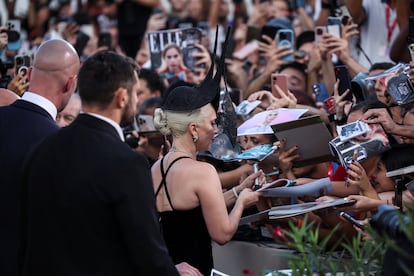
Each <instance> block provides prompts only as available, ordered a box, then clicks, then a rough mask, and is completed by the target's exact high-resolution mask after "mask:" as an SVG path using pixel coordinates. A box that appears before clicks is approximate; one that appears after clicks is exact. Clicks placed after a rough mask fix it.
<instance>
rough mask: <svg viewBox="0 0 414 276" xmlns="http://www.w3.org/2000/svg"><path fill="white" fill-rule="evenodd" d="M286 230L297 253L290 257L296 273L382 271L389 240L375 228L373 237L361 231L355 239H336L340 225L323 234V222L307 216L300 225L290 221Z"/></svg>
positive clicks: (285, 232)
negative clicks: (321, 223)
mask: <svg viewBox="0 0 414 276" xmlns="http://www.w3.org/2000/svg"><path fill="white" fill-rule="evenodd" d="M289 227H290V229H289V230H286V231H284V234H285V235H286V236H287V237H288V238H290V240H291V242H290V243H289V244H290V246H291V247H292V248H294V249H295V250H296V251H297V253H296V254H292V255H291V257H290V258H289V268H290V269H291V270H292V275H300V276H302V275H337V274H339V273H341V274H342V275H370V274H375V275H378V274H377V273H378V271H380V270H381V264H382V257H383V253H384V251H385V248H386V246H387V245H388V243H387V241H386V240H385V239H384V238H381V237H380V236H379V235H378V234H376V233H375V232H374V231H372V230H369V233H371V237H372V238H370V239H366V240H363V239H362V237H361V235H360V234H358V235H357V236H356V237H354V238H353V240H352V241H351V242H347V241H346V240H345V239H340V240H337V241H335V242H332V240H331V239H332V238H333V235H334V233H335V232H337V231H338V228H339V225H337V226H336V227H334V228H333V229H332V231H331V232H330V233H329V234H328V235H326V236H325V237H323V238H320V237H319V226H318V225H315V224H314V222H308V218H307V216H305V218H304V220H303V223H302V225H301V226H300V227H298V226H297V225H295V224H293V223H290V224H289Z"/></svg>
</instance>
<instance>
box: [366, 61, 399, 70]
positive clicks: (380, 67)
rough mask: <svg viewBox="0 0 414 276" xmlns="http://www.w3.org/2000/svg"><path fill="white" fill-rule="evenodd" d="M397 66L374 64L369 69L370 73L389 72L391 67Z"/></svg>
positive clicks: (383, 63)
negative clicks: (375, 71) (376, 71)
mask: <svg viewBox="0 0 414 276" xmlns="http://www.w3.org/2000/svg"><path fill="white" fill-rule="evenodd" d="M394 65H395V64H394V63H392V62H377V63H374V64H372V66H371V68H369V71H370V72H371V71H374V70H387V69H390V68H391V67H393V66H394Z"/></svg>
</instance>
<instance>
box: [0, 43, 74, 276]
mask: <svg viewBox="0 0 414 276" xmlns="http://www.w3.org/2000/svg"><path fill="white" fill-rule="evenodd" d="M79 66H80V62H79V57H78V54H77V53H76V51H75V49H74V48H73V47H72V46H71V45H70V44H69V43H67V42H65V41H63V40H50V41H47V42H45V43H43V44H42V45H41V46H40V48H39V49H38V52H37V53H36V55H35V58H34V61H33V66H32V67H31V68H30V69H29V71H28V77H29V78H30V86H29V91H28V92H25V93H24V94H23V96H22V98H21V99H18V100H16V101H15V102H14V103H13V104H11V105H9V106H4V107H0V221H1V223H0V275H7V276H13V275H17V248H18V241H17V239H18V221H19V219H18V215H19V213H20V211H19V208H18V206H19V202H20V192H21V189H20V188H21V187H20V185H19V183H20V176H21V174H22V169H23V163H24V159H25V158H26V156H27V154H28V153H29V152H30V151H32V150H33V148H34V147H35V145H37V144H38V143H39V142H40V141H41V140H43V139H44V138H45V137H47V136H48V135H50V134H52V133H54V132H56V131H57V130H58V129H59V127H58V126H57V125H56V122H55V118H56V114H57V112H59V111H61V110H62V109H63V108H64V107H65V106H66V104H67V102H68V100H69V98H70V97H71V95H72V93H73V92H74V90H75V88H76V82H77V78H76V76H77V74H78V71H79Z"/></svg>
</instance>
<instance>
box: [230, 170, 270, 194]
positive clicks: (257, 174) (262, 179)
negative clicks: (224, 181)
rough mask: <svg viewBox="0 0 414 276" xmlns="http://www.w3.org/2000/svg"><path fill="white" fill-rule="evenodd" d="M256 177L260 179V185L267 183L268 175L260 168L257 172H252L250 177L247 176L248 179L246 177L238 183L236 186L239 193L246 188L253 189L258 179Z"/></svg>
mask: <svg viewBox="0 0 414 276" xmlns="http://www.w3.org/2000/svg"><path fill="white" fill-rule="evenodd" d="M256 178H257V179H258V182H259V186H260V187H262V186H263V185H265V184H266V176H265V174H264V173H263V171H262V170H259V171H257V172H255V173H252V174H250V175H249V176H248V177H246V179H244V180H243V181H242V182H241V183H240V185H238V186H237V187H235V189H236V191H237V192H238V193H240V192H241V191H243V190H244V189H246V188H247V189H252V188H253V185H254V181H255V180H256Z"/></svg>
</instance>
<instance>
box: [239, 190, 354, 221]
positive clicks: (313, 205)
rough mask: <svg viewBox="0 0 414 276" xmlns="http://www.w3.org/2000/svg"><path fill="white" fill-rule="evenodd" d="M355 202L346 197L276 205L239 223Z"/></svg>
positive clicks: (295, 214)
mask: <svg viewBox="0 0 414 276" xmlns="http://www.w3.org/2000/svg"><path fill="white" fill-rule="evenodd" d="M355 202H356V201H355V200H349V199H347V198H346V197H345V198H337V199H333V200H328V201H319V202H316V201H314V202H305V203H299V204H290V205H280V206H274V207H272V208H270V209H267V210H264V211H260V212H258V213H256V214H253V215H248V216H244V217H242V218H241V219H240V223H239V225H244V224H251V223H254V222H258V221H266V220H269V219H282V218H289V217H294V216H298V215H303V214H306V213H309V212H312V211H316V210H321V209H325V208H342V207H346V206H351V205H353V204H355Z"/></svg>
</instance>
